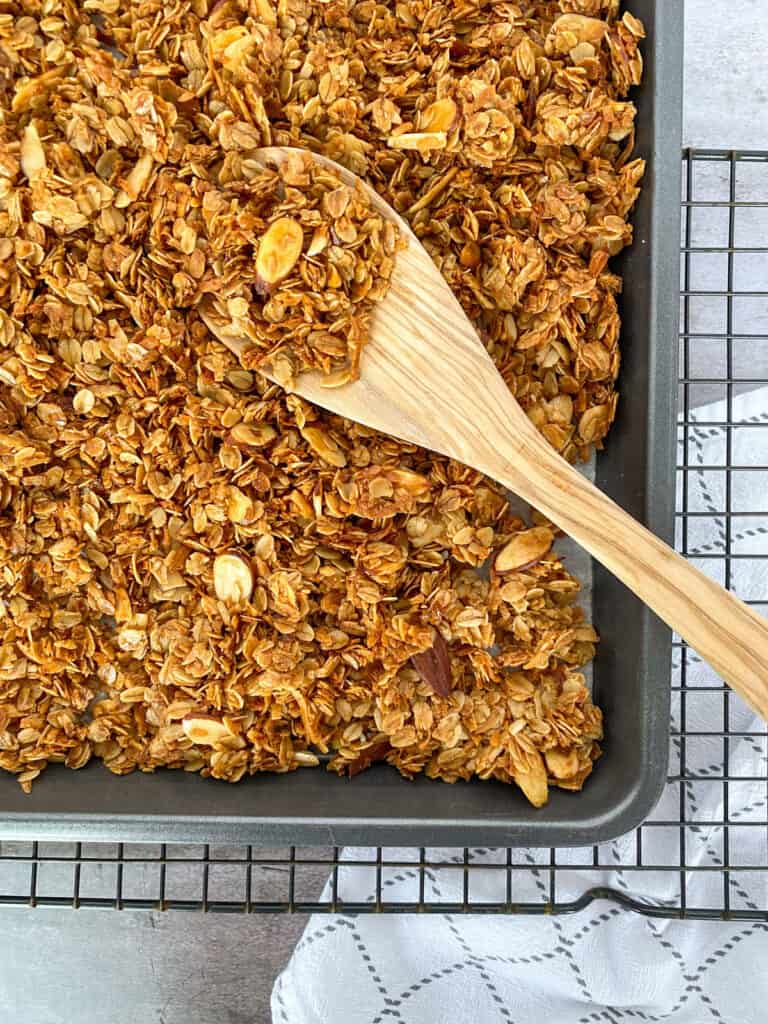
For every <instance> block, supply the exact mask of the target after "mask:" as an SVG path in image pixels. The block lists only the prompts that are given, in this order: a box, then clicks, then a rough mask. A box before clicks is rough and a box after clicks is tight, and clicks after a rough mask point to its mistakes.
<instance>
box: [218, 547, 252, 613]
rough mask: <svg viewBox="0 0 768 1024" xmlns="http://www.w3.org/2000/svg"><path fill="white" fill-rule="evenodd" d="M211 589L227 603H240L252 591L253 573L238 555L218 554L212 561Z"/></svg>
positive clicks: (248, 596)
mask: <svg viewBox="0 0 768 1024" xmlns="http://www.w3.org/2000/svg"><path fill="white" fill-rule="evenodd" d="M213 589H214V590H215V591H216V597H218V599H219V600H220V601H224V602H226V603H227V604H240V603H241V602H243V601H247V600H248V599H249V598H250V596H251V594H252V593H253V573H252V572H251V567H250V565H248V563H247V562H245V561H243V559H242V558H240V556H239V555H219V556H218V557H217V558H216V560H215V561H214V563H213Z"/></svg>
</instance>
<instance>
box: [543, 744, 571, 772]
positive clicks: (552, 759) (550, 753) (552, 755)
mask: <svg viewBox="0 0 768 1024" xmlns="http://www.w3.org/2000/svg"><path fill="white" fill-rule="evenodd" d="M544 760H545V761H546V762H547V769H548V771H549V774H550V775H554V777H555V778H556V779H570V778H572V776H574V775H575V774H576V773H577V772H578V770H579V755H578V753H577V751H576V750H574V749H573V748H571V749H570V750H563V748H562V747H553V748H552V750H545V751H544Z"/></svg>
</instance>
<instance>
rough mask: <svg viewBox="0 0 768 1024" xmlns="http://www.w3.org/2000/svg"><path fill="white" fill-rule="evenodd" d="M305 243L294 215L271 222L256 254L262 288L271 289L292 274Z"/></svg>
mask: <svg viewBox="0 0 768 1024" xmlns="http://www.w3.org/2000/svg"><path fill="white" fill-rule="evenodd" d="M303 245H304V232H303V231H302V229H301V224H299V222H298V221H296V220H294V219H293V217H280V219H279V220H276V221H275V222H274V224H270V226H269V227H268V228H267V231H266V233H265V234H264V236H263V238H262V239H261V242H260V243H259V251H258V253H257V254H256V275H257V278H258V283H259V284H260V285H261V286H262V288H266V290H267V291H269V289H270V288H273V287H274V286H275V285H276V284H279V283H280V281H282V280H283V279H284V278H286V277H287V276H288V275H289V274H290V272H291V271H292V270H293V268H294V267H295V266H296V263H297V262H298V259H299V256H301V249H302V246H303Z"/></svg>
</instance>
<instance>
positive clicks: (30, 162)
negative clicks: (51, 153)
mask: <svg viewBox="0 0 768 1024" xmlns="http://www.w3.org/2000/svg"><path fill="white" fill-rule="evenodd" d="M47 166H48V165H47V163H46V160H45V152H44V151H43V146H42V143H41V142H40V136H39V135H38V133H37V128H35V126H34V124H33V123H32V122H31V121H30V123H29V124H28V125H27V127H26V128H25V129H24V135H23V136H22V139H21V169H22V171H23V172H24V173H25V174H26V176H27V178H28V179H29V181H37V179H38V178H39V177H40V175H41V174H42V173H43V171H45V170H46V168H47Z"/></svg>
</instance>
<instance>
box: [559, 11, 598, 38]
mask: <svg viewBox="0 0 768 1024" xmlns="http://www.w3.org/2000/svg"><path fill="white" fill-rule="evenodd" d="M607 31H608V23H607V22H605V21H601V20H600V19H599V18H590V17H588V16H587V15H586V14H561V15H560V17H559V18H557V19H556V21H555V22H554V24H553V25H552V32H554V33H555V34H556V35H560V34H561V33H563V32H570V33H572V34H573V35H575V36H576V39H577V41H578V42H579V43H592V44H599V43H601V42H602V41H603V39H604V37H605V34H606V32H607Z"/></svg>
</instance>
